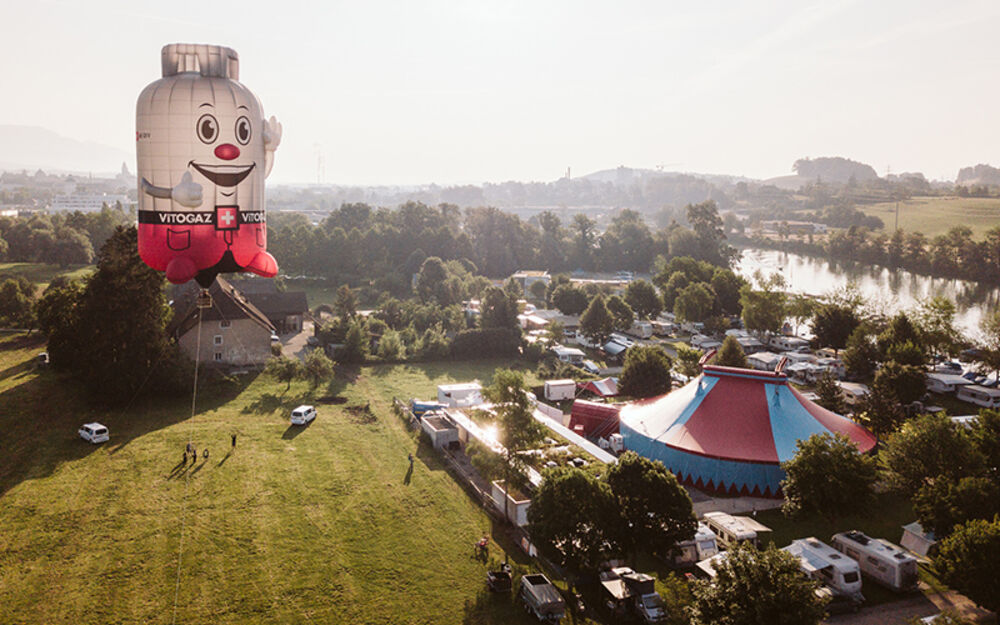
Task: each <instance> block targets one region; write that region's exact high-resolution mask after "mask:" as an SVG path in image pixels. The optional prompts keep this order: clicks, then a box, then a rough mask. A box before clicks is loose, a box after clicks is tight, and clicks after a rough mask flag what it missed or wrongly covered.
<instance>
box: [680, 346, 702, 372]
mask: <svg viewBox="0 0 1000 625" xmlns="http://www.w3.org/2000/svg"><path fill="white" fill-rule="evenodd" d="M702 356H703V354H702V353H701V352H700V351H698V350H697V349H695V348H694V347H691V346H690V345H685V344H684V343H679V344H678V345H677V372H678V373H680V374H681V375H684V376H687V377H689V378H693V377H694V376H696V375H698V374H699V373H701V365H700V364H699V363H700V362H701V357H702Z"/></svg>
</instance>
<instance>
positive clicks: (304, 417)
mask: <svg viewBox="0 0 1000 625" xmlns="http://www.w3.org/2000/svg"><path fill="white" fill-rule="evenodd" d="M315 418H316V408H314V407H313V406H299V407H298V408H296V409H295V410H293V411H292V425H305V424H307V423H309V422H310V421H312V420H313V419H315Z"/></svg>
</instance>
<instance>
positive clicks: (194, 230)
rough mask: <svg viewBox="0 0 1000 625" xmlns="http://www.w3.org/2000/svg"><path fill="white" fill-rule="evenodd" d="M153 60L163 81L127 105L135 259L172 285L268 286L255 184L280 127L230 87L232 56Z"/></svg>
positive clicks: (171, 51)
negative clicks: (228, 277) (131, 108)
mask: <svg viewBox="0 0 1000 625" xmlns="http://www.w3.org/2000/svg"><path fill="white" fill-rule="evenodd" d="M161 60H162V67H163V77H162V78H161V79H159V80H157V81H155V82H153V83H151V84H150V85H149V86H147V87H146V88H145V89H143V91H142V93H141V94H139V101H138V103H137V105H136V133H135V139H136V155H137V160H138V178H139V213H138V217H139V255H140V256H141V257H142V260H143V261H144V262H145V263H146V264H147V265H149V266H150V267H152V268H153V269H156V270H157V271H165V272H166V274H167V279H168V280H169V281H170V282H173V283H175V284H179V283H183V282H187V281H188V280H191V279H192V278H193V279H195V280H197V281H198V283H199V284H200V285H201V286H202V287H203V288H208V286H210V285H211V284H212V282H213V281H214V280H215V277H216V276H217V275H218V274H219V273H225V272H236V271H248V272H251V273H255V274H257V275H259V276H263V277H267V278H270V277H274V276H275V275H276V274H277V272H278V264H277V262H276V261H275V260H274V257H273V256H271V255H270V254H268V253H267V223H266V217H265V210H264V178H265V177H267V175H268V174H269V173H270V172H271V166H272V164H273V163H274V151H275V150H276V149H277V147H278V144H279V143H280V142H281V124H279V123H278V121H277V120H276V119H275V118H274V117H271V118H270V119H265V118H264V112H263V109H262V108H261V104H260V100H258V99H257V96H256V95H254V94H253V92H251V91H250V90H249V89H247V88H246V87H245V86H244V85H243V84H242V83H240V82H239V56H238V55H237V54H236V51H235V50H232V49H231V48H226V47H223V46H216V45H205V44H170V45H166V46H164V47H163V50H162V53H161Z"/></svg>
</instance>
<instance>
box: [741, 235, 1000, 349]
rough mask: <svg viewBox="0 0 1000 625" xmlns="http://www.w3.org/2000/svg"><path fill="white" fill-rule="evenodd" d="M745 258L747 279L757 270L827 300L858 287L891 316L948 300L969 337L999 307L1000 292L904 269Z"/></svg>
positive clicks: (749, 254) (773, 255)
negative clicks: (829, 295)
mask: <svg viewBox="0 0 1000 625" xmlns="http://www.w3.org/2000/svg"><path fill="white" fill-rule="evenodd" d="M742 252H743V255H742V256H741V257H740V260H739V262H738V263H737V265H736V273H738V274H740V275H741V276H743V277H745V278H748V279H749V278H751V277H752V276H753V274H754V272H755V271H757V270H758V269H759V270H761V271H762V272H764V273H765V274H766V275H770V274H772V273H774V272H778V273H780V274H781V275H783V276H784V277H785V280H786V281H787V282H788V289H789V290H790V291H792V292H795V293H805V294H807V295H825V294H827V293H830V292H833V291H837V290H839V289H843V288H844V287H846V286H848V285H849V284H854V285H855V286H856V287H857V288H858V290H859V291H860V293H861V294H862V295H864V296H865V297H866V298H867V299H868V300H869V302H870V305H871V306H873V307H875V308H876V309H877V310H881V311H883V312H885V313H887V314H892V313H895V312H897V311H900V310H909V309H911V308H914V307H915V306H916V305H917V303H918V302H919V301H920V300H923V299H926V298H927V297H930V296H934V295H944V296H945V297H947V298H949V299H951V300H952V301H953V302H955V306H956V308H957V309H958V310H957V314H956V315H955V325H956V326H957V327H958V328H960V329H961V330H962V331H963V332H964V333H965V334H966V335H968V336H970V337H975V336H977V335H978V334H979V320H980V319H981V318H982V317H983V315H984V314H985V313H986V312H988V311H990V310H992V309H994V308H996V307H997V305H998V302H1000V289H996V288H992V287H987V286H983V285H979V284H976V283H974V282H966V281H964V280H946V279H944V278H929V277H927V276H921V275H917V274H915V273H910V272H909V271H903V270H900V269H886V268H884V267H877V266H871V265H860V264H857V263H838V262H831V261H828V260H824V259H820V258H811V257H809V256H801V255H799V254H791V253H788V252H779V251H776V250H763V249H756V248H748V249H744V250H742Z"/></svg>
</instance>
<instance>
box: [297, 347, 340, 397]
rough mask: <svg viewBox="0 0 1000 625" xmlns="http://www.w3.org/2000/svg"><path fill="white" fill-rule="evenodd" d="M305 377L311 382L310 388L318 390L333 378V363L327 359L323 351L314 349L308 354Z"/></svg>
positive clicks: (304, 371)
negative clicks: (317, 388)
mask: <svg viewBox="0 0 1000 625" xmlns="http://www.w3.org/2000/svg"><path fill="white" fill-rule="evenodd" d="M303 375H304V376H305V378H306V379H307V380H309V386H310V388H316V387H317V386H319V385H320V384H322V383H323V382H324V381H326V380H329V379H330V378H332V377H333V361H331V360H330V359H329V358H327V357H326V354H324V353H323V350H322V349H313V350H310V351H309V353H308V354H306V359H305V363H304V370H303Z"/></svg>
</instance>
